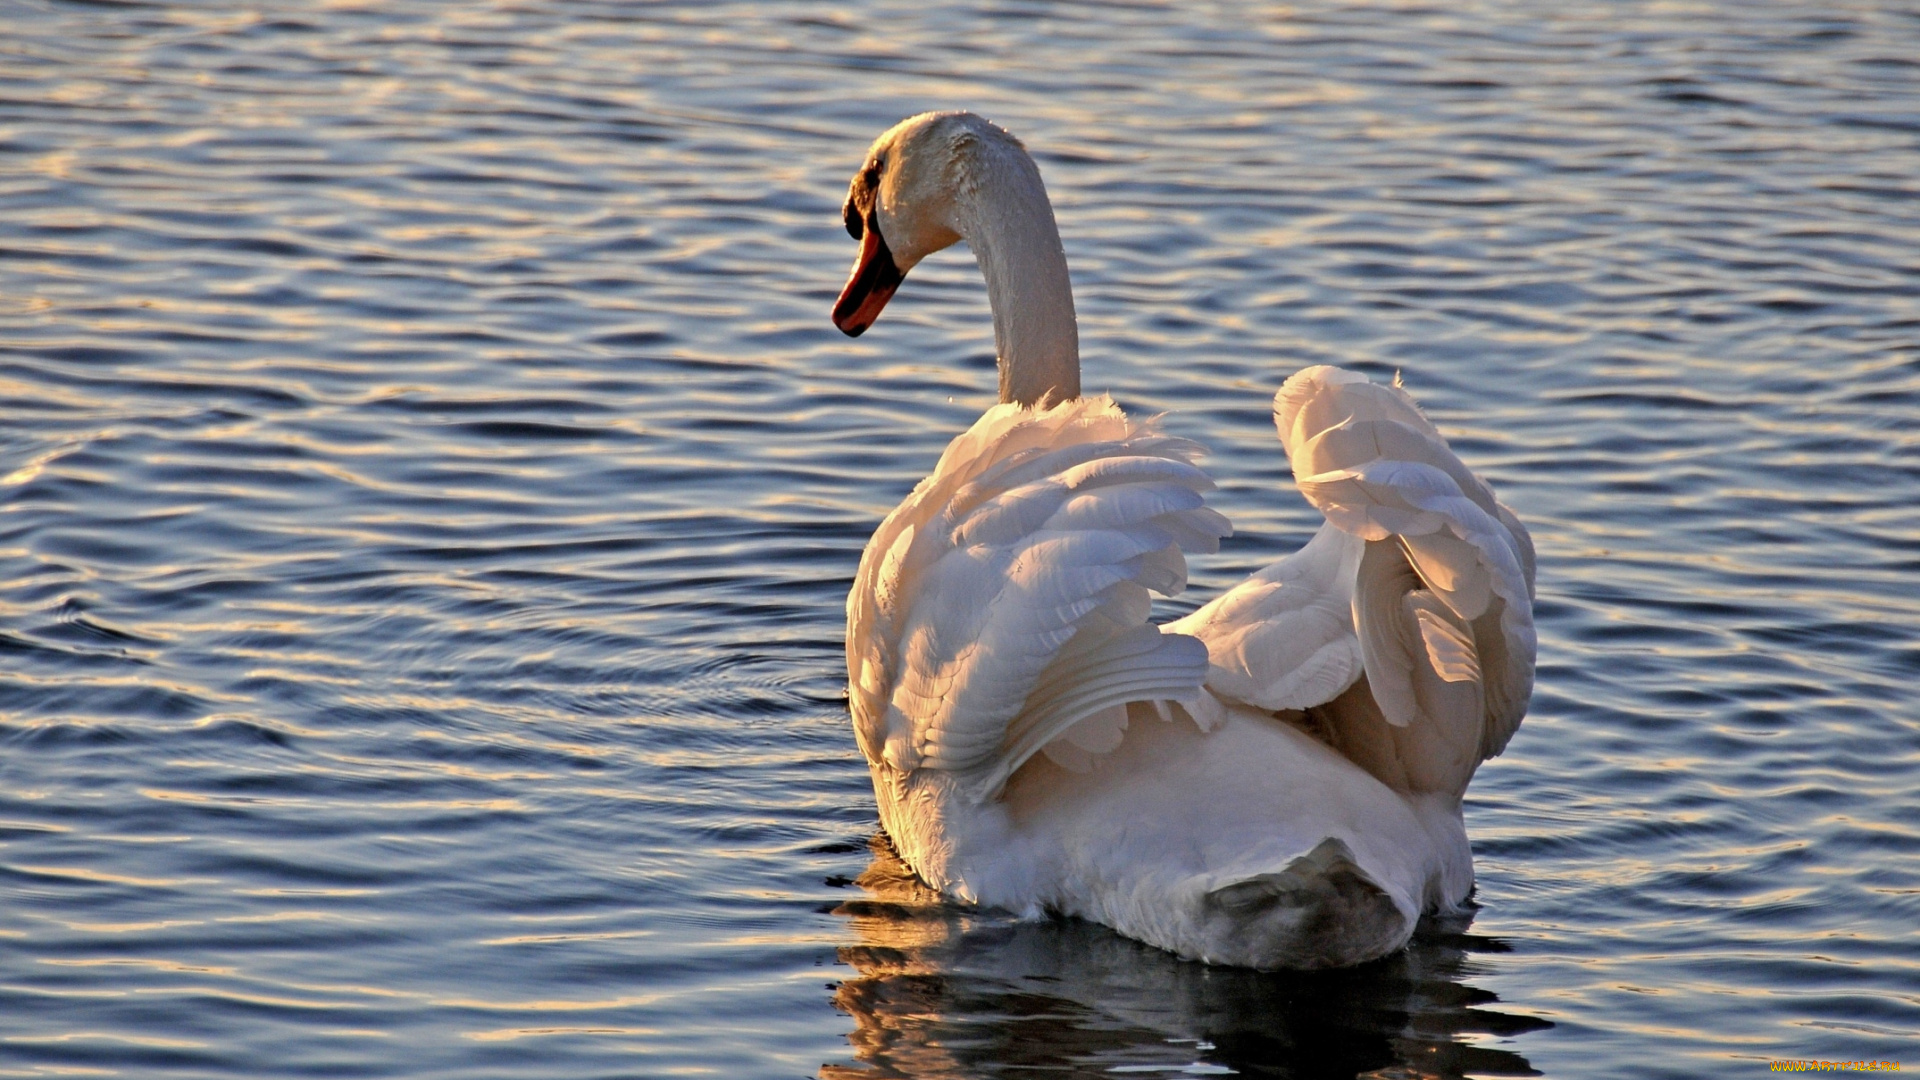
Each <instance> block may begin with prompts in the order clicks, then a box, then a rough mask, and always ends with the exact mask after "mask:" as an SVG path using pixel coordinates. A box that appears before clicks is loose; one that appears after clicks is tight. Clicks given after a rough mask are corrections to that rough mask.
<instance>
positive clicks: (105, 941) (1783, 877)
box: [0, 0, 1920, 1078]
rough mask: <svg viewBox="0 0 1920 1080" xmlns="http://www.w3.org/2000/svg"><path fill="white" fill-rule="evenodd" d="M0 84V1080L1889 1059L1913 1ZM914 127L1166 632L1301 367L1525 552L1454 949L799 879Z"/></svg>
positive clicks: (360, 36)
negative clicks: (1120, 445) (1050, 220)
mask: <svg viewBox="0 0 1920 1080" xmlns="http://www.w3.org/2000/svg"><path fill="white" fill-rule="evenodd" d="M261 8H268V9H270V10H267V11H261V10H259V9H261ZM0 23H3V24H4V27H5V31H4V34H0V397H3V399H4V411H3V412H0V1074H4V1075H8V1076H14V1075H23V1076H39V1075H68V1074H76V1075H95V1074H113V1075H119V1076H127V1077H243V1076H244V1077H257V1076H268V1075H273V1076H325V1077H350V1076H351V1077H376V1076H407V1077H427V1076H487V1077H560V1076H564V1077H593V1076H609V1077H610V1076H636V1077H659V1076H672V1075H683V1074H704V1075H712V1076H723V1077H743V1078H760V1077H767V1078H802V1077H810V1076H822V1077H830V1078H852V1077H914V1078H922V1077H946V1076H953V1077H960V1076H968V1077H971V1076H1000V1077H1035V1076H1048V1077H1052V1076H1108V1077H1110V1076H1121V1077H1126V1076H1131V1075H1144V1076H1176V1075H1194V1074H1201V1075H1208V1074H1220V1075H1225V1074H1227V1073H1229V1072H1235V1073H1238V1074H1240V1075H1246V1076H1272V1077H1342V1078H1344V1077H1351V1076H1355V1075H1357V1074H1361V1073H1372V1074H1373V1075H1374V1076H1377V1077H1390V1078H1408V1077H1416V1076H1429V1075H1441V1076H1454V1075H1462V1074H1467V1073H1472V1074H1474V1075H1509V1074H1526V1073H1530V1072H1541V1073H1545V1074H1547V1075H1551V1076H1556V1077H1615V1076H1627V1075H1632V1076H1648V1077H1698V1076H1728V1077H1743V1076H1757V1075H1759V1074H1762V1073H1764V1072H1766V1071H1767V1064H1766V1062H1767V1060H1768V1059H1770V1058H1780V1057H1794V1058H1823V1059H1828V1060H1854V1059H1879V1060H1897V1061H1902V1062H1903V1063H1904V1065H1905V1067H1906V1068H1908V1069H1913V1068H1916V1067H1920V1034H1917V1033H1920V704H1916V702H1917V701H1920V694H1916V684H1917V683H1920V347H1917V343H1920V180H1917V179H1916V177H1920V12H1916V9H1914V8H1913V7H1912V6H1911V5H1905V4H1886V5H1849V4H1846V3H1827V4H1815V3H1809V2H1770V0H1739V2H1736V0H1722V2H1718V3H1715V2H1711V0H1702V2H1698V3H1690V2H1684V0H1681V2H1672V3H1656V2H1627V3H1618V4H1611V3H1609V4H1585V5H1575V4H1561V5H1553V4H1529V3H1522V2H1518V0H1512V2H1491V0H1490V2H1480V0H1463V2H1461V3H1455V4H1444V5H1443V4H1420V3H1405V4H1399V3H1371V4H1358V5H1354V6H1334V5H1327V4H1320V3H1316V2H1306V3H1300V4H1295V5H1287V6H1281V5H1275V6H1260V5H1252V4H1246V5H1237V4H1220V5H1208V4H1138V5H1115V4H1099V5H1074V4H1040V3H1021V2H1004V3H994V4H988V5H984V6H981V7H977V8H957V7H951V6H946V5H941V4H858V3H855V4H809V3H765V4H725V3H714V4H689V5H684V6H673V5H652V4H626V3H587V2H578V3H568V2H547V0H529V2H524V3H517V4H508V3H501V4H485V5H481V4H474V5H452V4H438V3H426V2H385V3H378V4H373V3H366V4H361V3H351V2H338V3H324V4H322V3H314V4H291V3H289V4H281V5H245V4H239V3H223V2H208V3H199V4H191V5H177V6H176V5H166V6H162V5H153V6H147V5H142V4H135V3H120V2H113V3H108V2H105V0H99V2H92V3H52V2H39V0H0ZM961 106H964V107H969V108H973V109H975V110H977V111H979V112H982V113H984V114H986V115H988V116H991V117H993V118H994V119H996V120H998V121H1000V122H1001V123H1003V124H1005V125H1006V126H1007V127H1009V128H1011V129H1012V130H1014V131H1015V132H1017V133H1019V134H1020V135H1021V136H1022V137H1023V138H1025V139H1026V141H1027V142H1028V144H1029V145H1030V146H1031V147H1032V148H1033V149H1034V151H1035V153H1036V156H1037V158H1038V160H1039V161H1040V164H1041V168H1042V170H1043V171H1044V173H1045V175H1046V178H1047V180H1048V183H1049V184H1050V186H1051V189H1052V191H1053V195H1054V199H1055V202H1056V206H1057V211H1058V216H1059V219H1060V223H1061V228H1062V231H1063V233H1064V238H1065V244H1066V249H1067V255H1068V259H1069V261H1070V263H1071V265H1072V268H1073V274H1074V283H1075V287H1076V289H1077V295H1078V300H1079V306H1080V313H1081V340H1082V342H1083V348H1084V353H1085V370H1086V384H1087V386H1088V387H1089V389H1091V390H1101V389H1110V390H1111V391H1112V392H1113V393H1114V394H1115V395H1116V396H1117V397H1118V398H1119V399H1120V400H1121V402H1122V403H1123V404H1124V405H1126V406H1128V407H1129V408H1131V409H1134V410H1138V411H1143V412H1158V411H1163V410H1164V411H1167V412H1169V413H1170V416H1169V418H1168V420H1167V427H1168V428H1169V429H1171V430H1172V431H1173V432H1175V433H1177V434H1181V435H1187V436H1191V437H1193V438H1196V439H1199V440H1200V441H1202V442H1204V443H1206V444H1207V445H1208V446H1209V447H1211V449H1212V456H1211V458H1210V459H1209V462H1208V464H1209V467H1210V468H1211V469H1212V470H1213V472H1214V473H1215V475H1216V476H1217V477H1218V478H1219V479H1220V482H1221V484H1220V491H1219V493H1218V496H1217V499H1216V502H1215V505H1216V506H1218V507H1219V508H1220V509H1222V510H1223V511H1225V512H1226V513H1227V514H1229V515H1230V516H1231V517H1232V518H1233V520H1234V522H1235V524H1236V526H1237V528H1238V533H1237V535H1236V537H1235V538H1234V539H1233V540H1232V541H1231V542H1229V543H1228V544H1227V545H1226V548H1225V550H1223V551H1222V552H1221V553H1220V555H1218V556H1217V557H1208V558H1205V559H1200V560H1196V563H1195V574H1194V577H1195V587H1194V588H1193V589H1192V590H1190V591H1189V592H1188V593H1187V594H1186V595H1184V596H1182V597H1181V598H1179V599H1178V600H1176V601H1174V602H1171V603H1168V604H1166V605H1164V608H1163V610H1164V612H1165V613H1167V614H1172V613H1175V612H1179V611H1184V610H1189V609H1190V608H1191V607H1192V606H1193V605H1195V604H1197V603H1199V602H1201V601H1202V600H1204V599H1205V598H1207V597H1209V596H1211V595H1213V594H1214V593H1215V592H1217V591H1218V590H1219V589H1220V588H1222V587H1223V586H1225V585H1226V584H1228V583H1229V582H1231V581H1233V580H1235V579H1237V578H1238V577H1239V576H1240V575H1242V574H1244V573H1245V572H1246V571H1247V570H1248V569H1250V568H1252V567H1254V566H1255V565H1258V564H1260V563H1262V562H1264V561H1266V560H1268V559H1270V558H1272V557H1274V556H1276V555H1277V554H1280V553H1284V552H1286V551H1289V550H1291V549H1292V548H1294V547H1295V546H1297V545H1298V544H1300V543H1301V542H1303V541H1304V539H1305V538H1306V537H1307V536H1308V535H1309V534H1310V533H1311V531H1312V529H1313V528H1314V526H1315V524H1316V516H1315V514H1314V512H1313V511H1312V510H1311V509H1310V508H1309V507H1308V506H1307V505H1306V503H1305V502H1304V501H1303V500H1301V499H1300V498H1299V497H1298V496H1297V495H1296V494H1295V493H1294V492H1293V490H1292V485H1291V482H1290V479H1289V474H1288V472H1287V467H1286V463H1285V461H1284V459H1283V458H1282V457H1281V455H1280V452H1279V448H1278V444H1277V442H1276V441H1275V439H1274V436H1273V431H1272V427H1271V425H1270V422H1269V420H1268V416H1267V408H1268V405H1267V403H1268V399H1269V397H1270V395H1271V394H1272V392H1273V390H1274V389H1275V388H1276V387H1277V386H1278V385H1279V383H1280V382H1281V380H1282V379H1284V378H1285V377H1286V376H1287V375H1288V374H1290V373H1291V372H1293V371H1295V370H1297V369H1298V368H1300V367H1302V366H1304V365H1307V364H1313V363H1323V362H1333V363H1340V364H1344V365H1347V366H1351V367H1356V368H1359V369H1361V370H1363V371H1366V372H1368V373H1370V374H1372V375H1373V376H1375V377H1376V378H1390V377H1391V376H1392V374H1393V373H1394V372H1396V371H1399V372H1402V373H1404V376H1405V379H1406V382H1407V385H1408V387H1409V389H1410V390H1412V392H1413V393H1414V394H1415V395H1416V396H1417V397H1418V398H1419V399H1420V400H1421V401H1422V402H1423V403H1424V404H1425V405H1426V406H1427V408H1428V411H1429V412H1430V414H1431V415H1432V416H1433V418H1434V419H1435V421H1436V422H1437V423H1438V424H1439V425H1440V427H1441V429H1442V430H1443V431H1445V432H1446V433H1447V434H1448V435H1449V436H1450V437H1451V438H1452V439H1453V440H1454V445H1455V447H1456V448H1457V449H1458V450H1459V451H1460V453H1461V454H1462V456H1463V457H1465V458H1466V459H1467V461H1468V462H1469V464H1471V465H1472V466H1473V467H1474V468H1475V469H1477V470H1479V471H1480V472H1481V473H1483V474H1484V475H1486V476H1487V477H1488V478H1489V479H1490V480H1491V481H1492V482H1493V483H1494V485H1495V486H1496V488H1497V489H1498V490H1499V491H1500V493H1501V495H1502V497H1503V498H1504V499H1505V501H1507V502H1508V503H1510V504H1511V505H1512V506H1513V507H1515V508H1516V509H1517V511H1518V512H1519V514H1520V516H1521V517H1522V518H1523V519H1524V520H1525V521H1526V522H1527V523H1528V524H1529V526H1530V527H1531V528H1532V530H1533V536H1534V540H1535V542H1536V543H1537V544H1538V546H1539V553H1540V580H1539V595H1540V600H1539V608H1538V615H1539V625H1540V634H1541V646H1540V666H1539V689H1538V691H1537V693H1536V695H1535V697H1534V702H1533V709H1532V713H1531V715H1530V716H1529V718H1528V719H1527V721H1526V723H1525V725H1524V726H1523V727H1522V728H1521V729H1520V732H1519V734H1518V736H1517V737H1516V738H1515V739H1514V741H1513V743H1512V745H1511V746H1510V747H1509V749H1508V751H1507V753H1506V755H1505V756H1504V757H1501V758H1499V759H1496V760H1495V761H1493V762H1491V763H1490V764H1488V765H1487V766H1486V767H1484V768H1483V769H1482V770H1481V773H1480V775H1479V777H1478V779H1477V781H1476V783H1475V785H1474V787H1473V789H1472V790H1471V791H1470V792H1469V795H1468V803H1467V810H1466V817H1467V824H1468V828H1469V830H1470V832H1471V834H1472V836H1473V838H1474V845H1475V851H1476V853H1477V857H1478V865H1479V892H1478V896H1477V899H1478V902H1479V904H1480V907H1479V909H1478V911H1477V913H1476V915H1475V917H1474V918H1473V919H1472V920H1471V921H1470V922H1468V921H1465V920H1461V921H1457V922H1453V923H1448V924H1445V925H1435V926H1432V927H1430V928H1428V929H1427V930H1426V931H1424V932H1423V933H1422V934H1421V936H1420V937H1419V938H1418V939H1417V941H1416V943H1415V944H1414V946H1413V947H1412V948H1411V949H1409V950H1408V951H1407V952H1406V953H1404V954H1402V955H1400V956H1397V957H1395V958H1392V959H1390V960H1387V961H1383V962H1381V963H1379V964H1376V965H1372V966H1369V967H1365V968H1361V969H1357V970H1353V971H1347V972H1339V973H1333V974H1327V975H1322V976H1316V977H1301V976H1282V975H1257V974H1251V973H1247V972H1240V971H1231V970H1223V969H1209V968H1206V967H1203V966H1200V965H1197V964H1188V963H1182V962H1179V961H1176V960H1174V959H1172V958H1170V957H1168V956H1166V955H1163V954H1160V953H1156V952H1154V951H1152V950H1149V949H1146V948H1144V947H1140V946H1137V945H1134V944H1132V943H1129V942H1127V941H1124V940H1122V939H1120V938H1117V937H1115V936H1113V935H1112V934H1109V933H1107V932H1106V931H1104V930H1101V929H1099V928H1097V927H1091V926H1087V925H1082V924H1074V923H1064V922H1063V923H1045V922H1042V923H1019V922H1016V921H1013V920H1011V919H1008V918H1005V917H1003V916H1000V915H997V914H994V913H991V912H974V911H967V910H963V909H959V908H953V907H948V906H944V905H942V904H940V903H938V902H937V901H935V900H934V899H933V898H931V897H928V896H926V895H924V893H923V892H922V891H921V890H918V889H917V888H916V887H915V885H914V884H913V882H912V881H911V880H910V878H908V877H906V876H905V875H903V874H902V872H901V871H900V868H899V866H898V864H897V863H894V862H892V861H890V860H889V859H888V857H887V856H886V855H885V853H884V850H883V849H882V848H880V847H879V846H878V843H877V842H876V841H874V840H873V837H874V835H875V833H876V828H877V825H876V818H875V813H874V810H873V804H872V796H871V792H870V790H869V788H868V781H867V777H866V773H865V769H864V767H863V765H862V763H861V761H860V759H859V756H858V754H857V752H856V751H855V749H854V745H853V740H852V736H851V732H850V729H849V725H848V720H847V716H846V711H845V704H844V696H843V689H844V681H845V669H844V659H843V655H842V651H841V633H842V628H843V609H842V603H843V598H844V596H845V593H846V590H847V587H848V584H849V583H850V581H851V578H852V575H853V571H854V566H855V563H856V560H857V559H858V556H859V553H860V549H861V546H862V544H863V543H864V541H865V538H866V536H867V534H868V533H869V532H870V531H871V530H872V528H873V527H874V525H875V524H876V523H877V522H878V521H879V519H880V517H881V516H882V515H883V514H884V513H885V512H886V510H887V509H889V508H890V507H891V506H892V505H893V504H894V503H895V502H896V501H897V500H898V499H899V498H900V497H901V496H902V495H903V494H904V493H905V492H906V491H907V490H908V489H909V487H910V486H911V485H912V483H913V482H914V480H915V479H916V478H917V477H919V476H920V475H922V474H923V473H925V472H926V471H927V470H928V469H929V467H930V466H931V465H932V463H933V461H934V459H935V457H936V456H937V454H938V452H939V450H940V448H941V447H942V446H943V445H944V443H945V442H946V440H947V439H948V438H950V437H951V436H952V435H953V434H955V433H956V432H958V431H960V430H961V429H962V428H964V427H965V426H966V425H967V424H968V423H969V422H970V421H971V420H972V418H973V417H974V416H976V415H978V413H979V412H980V410H981V409H983V408H984V407H985V406H986V405H987V404H989V403H990V401H991V399H992V395H993V393H994V379H993V373H992V369H993V358H992V334H991V327H990V324H989V321H988V313H987V308H986V301H985V294H984V290H983V289H982V287H981V284H980V281H979V277H978V273H977V271H976V270H975V268H974V266H973V264H972V260H971V258H970V257H969V256H968V255H967V254H966V253H965V251H964V250H959V251H953V252H948V253H946V254H944V255H942V256H939V257H937V258H935V259H933V260H930V261H929V263H928V264H927V265H925V266H923V267H922V268H921V269H919V270H916V271H915V273H914V275H913V276H912V277H911V278H910V279H909V280H908V281H907V283H906V285H905V287H904V288H903V290H902V292H901V294H900V296H899V297H898V298H896V300H895V301H894V303H893V305H892V306H891V307H890V308H889V310H888V311H887V314H886V315H885V317H884V318H883V319H882V321H881V322H880V323H879V325H878V326H877V327H876V328H875V329H874V330H873V331H872V332H870V333H869V334H868V335H867V336H865V337H863V338H861V339H860V340H858V341H850V340H848V339H846V338H844V337H842V336H841V335H840V334H839V333H837V332H836V331H835V330H834V329H833V327H832V326H831V325H830V324H829V322H828V320H827V311H828V308H829V307H830V305H831V303H832V300H833V297H834V295H835V293H836V292H837V290H838V288H839V286H840V283H841V280H842V277H843V275H844V273H845V271H846V269H847V267H848V265H849V264H850V263H851V261H852V257H853V247H854V245H853V244H852V242H851V241H850V240H848V238H847V236H846V234H845V232H844V231H843V230H842V228H841V224H840V220H839V214H838V210H839V204H840V199H841V198H842V196H843V194H844V192H845V185H846V181H847V178H848V177H849V176H850V175H851V173H852V172H853V170H854V169H855V168H857V167H858V165H859V164H860V160H861V154H862V153H863V151H864V149H865V147H866V145H867V143H868V141H869V140H870V139H871V138H872V137H873V136H874V135H875V134H877V133H878V132H879V131H880V130H881V129H882V128H884V127H885V126H887V125H888V124H891V123H892V122H893V121H895V120H897V119H899V118H900V117H903V116H905V115H908V114H910V113H914V112H917V111H920V110H922V109H925V108H933V107H961ZM1183 1070H1184V1071H1183Z"/></svg>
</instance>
